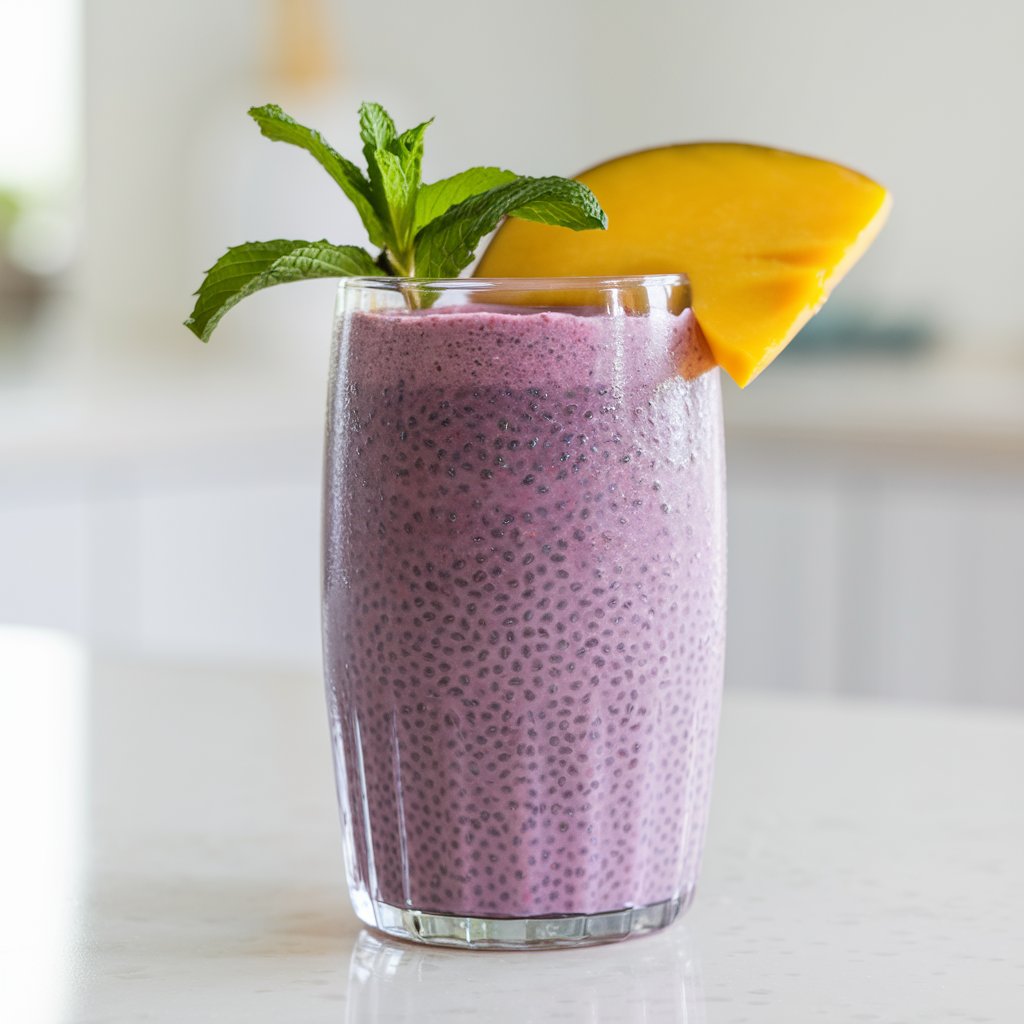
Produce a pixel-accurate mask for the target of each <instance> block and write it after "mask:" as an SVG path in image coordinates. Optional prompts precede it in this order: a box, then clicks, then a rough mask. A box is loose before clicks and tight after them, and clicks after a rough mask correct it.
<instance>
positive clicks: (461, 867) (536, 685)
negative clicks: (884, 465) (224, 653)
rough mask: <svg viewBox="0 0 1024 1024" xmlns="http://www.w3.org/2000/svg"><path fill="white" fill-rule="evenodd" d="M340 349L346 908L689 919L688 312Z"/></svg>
mask: <svg viewBox="0 0 1024 1024" xmlns="http://www.w3.org/2000/svg"><path fill="white" fill-rule="evenodd" d="M338 344H339V345H341V352H340V354H339V358H337V359H336V360H334V365H335V366H336V367H337V368H338V369H337V372H336V375H335V377H334V378H333V379H332V382H331V394H330V410H329V417H330V418H329V424H328V446H327V452H326V481H325V484H326V485H325V490H324V500H325V513H326V514H325V519H324V522H325V537H324V592H323V593H324V624H325V629H324V636H325V660H326V670H327V683H328V700H329V706H330V716H331V726H332V731H333V737H334V743H335V753H336V762H337V766H338V786H339V793H340V797H341V802H342V808H343V817H344V818H345V821H346V830H347V833H348V840H347V841H348V845H349V850H348V860H349V870H350V872H351V873H352V875H353V883H354V886H353V887H354V889H357V890H362V891H364V892H366V893H367V895H368V896H369V897H370V898H371V899H374V900H379V901H381V902H384V903H388V904H392V905H394V906H397V907H413V908H415V909H418V910H426V911H434V912H440V913H447V914H456V915H472V916H481V917H523V916H545V915H556V914H592V913H600V912H603V911H611V910H618V909H621V908H625V907H630V906H640V905H645V904H650V903H656V902H659V901H662V900H668V899H672V898H675V897H680V898H682V899H683V900H687V899H688V898H689V896H690V894H691V892H692V889H693V885H694V881H695V879H696V876H697V869H698V861H699V857H700V849H701V844H702V840H703V834H704V827H705V820H706V815H707V807H708V800H709V796H710V783H711V769H712V759H713V755H714V748H715V737H716V729H717V721H718V710H719V697H720V687H721V679H722V661H723V656H724V593H725V575H724V574H725V562H724V559H725V536H724V507H723V505H724V457H723V453H722V450H721V430H720V425H719V423H718V422H717V419H716V417H717V416H718V411H717V410H718V405H717V389H718V386H719V383H718V374H717V372H709V373H704V374H702V375H700V376H697V377H696V378H695V379H692V380H686V379H684V377H683V376H682V375H680V373H679V367H680V366H681V365H685V364H688V363H689V364H693V363H695V362H697V361H699V358H700V354H699V351H698V349H699V347H700V346H701V344H702V343H701V341H700V339H699V334H698V332H697V331H696V330H695V328H694V325H693V321H692V318H691V315H690V313H689V312H688V311H687V312H684V313H683V314H682V315H681V316H675V315H672V314H669V313H663V312H652V313H651V314H650V315H649V316H637V317H631V316H625V317H617V318H613V317H609V316H605V315H602V314H599V313H595V314H593V315H587V314H585V313H582V312H515V311H511V310H503V309H496V310H491V309H486V308H483V307H471V308H469V309H467V310H466V311H445V312H442V311H438V312H431V311H414V312H380V313H361V312H355V313H352V314H350V315H349V317H348V319H347V322H346V324H345V325H343V330H342V337H341V338H340V339H339V341H338Z"/></svg>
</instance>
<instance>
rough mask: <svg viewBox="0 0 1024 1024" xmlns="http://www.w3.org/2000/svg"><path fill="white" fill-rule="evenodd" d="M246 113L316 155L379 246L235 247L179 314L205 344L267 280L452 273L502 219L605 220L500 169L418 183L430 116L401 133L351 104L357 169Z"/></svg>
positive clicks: (576, 201)
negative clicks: (358, 143) (375, 251)
mask: <svg viewBox="0 0 1024 1024" xmlns="http://www.w3.org/2000/svg"><path fill="white" fill-rule="evenodd" d="M249 115H250V117H252V119H253V120H254V121H255V122H256V123H257V125H259V128H260V131H261V132H262V133H263V135H265V136H266V137H267V138H268V139H271V140H273V141H275V142H287V143H290V144H291V145H293V146H298V147H299V148H300V149H304V150H306V151H307V152H308V153H309V154H310V155H312V156H313V157H314V159H316V161H317V162H318V163H319V164H320V165H321V166H322V167H323V168H324V170H326V171H327V173H328V174H329V175H330V176H331V178H333V179H334V181H335V182H336V184H337V185H338V187H339V188H340V189H341V191H342V192H343V193H344V195H345V196H346V198H347V199H348V200H349V201H350V202H351V203H352V204H353V205H354V206H355V207H356V210H357V211H358V212H359V216H360V219H361V220H362V222H363V226H364V227H365V228H366V233H367V236H368V237H369V240H370V244H371V245H373V246H376V247H377V248H379V249H380V250H381V251H380V254H379V255H378V256H377V257H376V258H374V257H373V256H371V255H370V254H369V253H368V252H367V251H366V250H365V249H360V248H358V247H357V246H352V245H334V244H332V243H330V242H326V241H320V242H304V241H287V240H284V239H278V240H275V241H271V242H246V243H244V244H242V245H236V246H233V247H232V248H230V249H228V251H227V252H226V253H225V254H224V255H223V256H222V257H221V258H220V259H219V260H217V262H216V263H215V264H214V265H213V266H212V267H211V268H210V269H209V270H208V271H207V274H206V277H205V278H204V280H203V283H202V285H200V287H199V290H198V291H197V292H196V296H197V299H196V304H195V308H194V309H193V311H192V315H191V316H190V317H189V318H188V320H186V321H185V326H186V327H188V328H189V330H191V331H192V332H193V333H194V334H195V335H196V336H197V337H199V338H200V339H201V340H203V341H208V340H209V338H210V335H211V333H212V332H213V329H214V328H215V327H216V326H217V324H218V322H219V321H220V319H221V317H222V316H224V314H225V313H226V312H227V311H228V310H229V309H231V307H232V306H234V305H236V304H237V303H238V302H239V301H241V300H242V299H244V298H245V297H246V296H247V295H251V294H252V293H253V292H255V291H259V290H260V289H262V288H268V287H270V286H271V285H275V284H283V283H285V282H288V281H301V280H308V279H310V278H317V277H349V276H380V275H382V274H385V273H390V274H392V275H394V276H398V277H410V278H437V277H456V276H457V275H458V274H459V273H460V272H461V271H462V270H464V269H465V268H466V267H467V266H468V265H469V264H470V263H471V262H472V261H473V256H474V254H475V251H476V247H477V246H478V245H479V243H480V240H481V239H482V238H483V237H484V235H486V234H489V233H490V232H491V231H493V230H494V229H495V228H496V227H497V226H498V223H499V221H500V220H501V219H502V218H503V217H521V218H523V219H525V220H534V221H540V222H541V223H543V224H554V225H558V226H560V227H567V228H571V229H572V230H574V231H584V230H589V229H592V228H601V229H603V228H605V227H607V218H606V217H605V214H604V211H603V210H602V209H601V207H600V205H599V204H598V202H597V199H596V198H595V196H594V194H593V193H592V192H591V191H590V190H589V189H588V188H587V187H586V186H585V185H581V184H580V183H579V182H577V181H572V180H570V179H567V178H555V177H548V178H528V177H522V176H520V175H517V174H513V173H512V172H511V171H506V170H502V169H501V168H498V167H472V168H470V169H469V170H466V171H462V172H461V173H459V174H454V175H452V176H451V177H449V178H443V179H442V180H440V181H435V182H432V183H430V184H424V183H423V181H422V166H423V141H424V135H425V133H426V130H427V128H428V127H429V126H430V124H431V121H424V122H423V123H422V124H418V125H416V127H414V128H410V129H408V130H407V131H404V132H401V133H399V132H398V130H397V129H396V127H395V123H394V121H393V120H392V119H391V116H390V115H389V114H388V112H387V111H386V110H385V109H384V108H383V107H382V106H380V104H378V103H364V104H363V105H362V106H361V107H360V108H359V134H360V137H361V138H362V141H363V158H364V159H365V161H366V172H365V173H364V172H363V171H362V170H361V169H360V168H359V167H358V166H356V164H354V163H353V162H352V161H350V160H347V159H346V158H345V157H343V156H342V155H341V154H340V153H338V152H337V151H336V150H334V149H333V148H332V147H331V146H330V144H329V143H328V142H327V140H326V139H324V137H323V136H322V135H321V134H320V133H319V132H317V131H314V130H313V129H312V128H307V127H305V126H304V125H301V124H299V123H298V122H297V121H295V120H294V119H293V118H291V117H289V116H288V114H286V113H285V112H284V111H283V110H282V109H281V108H280V107H278V106H276V105H274V104H267V105H266V106H262V107H253V108H252V109H251V110H250V111H249Z"/></svg>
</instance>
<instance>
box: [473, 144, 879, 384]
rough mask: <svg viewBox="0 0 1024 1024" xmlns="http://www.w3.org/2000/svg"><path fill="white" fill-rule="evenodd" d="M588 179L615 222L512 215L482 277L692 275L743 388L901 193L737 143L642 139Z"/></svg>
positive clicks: (698, 300) (720, 353)
mask: <svg viewBox="0 0 1024 1024" xmlns="http://www.w3.org/2000/svg"><path fill="white" fill-rule="evenodd" d="M578 177H579V180H580V181H582V182H583V183H584V184H586V185H588V186H589V187H590V188H591V189H592V190H593V192H594V193H595V195H596V196H597V198H598V200H599V201H600V203H601V205H602V206H603V207H604V209H605V212H606V213H607V214H608V230H607V231H566V230H565V229H563V228H555V227H550V226H548V225H544V224H536V223H533V222H531V221H525V220H514V219H510V220H508V221H506V222H505V223H504V224H503V225H502V227H501V228H499V230H498V232H497V233H496V234H495V236H494V238H493V239H492V241H491V243H490V245H489V246H488V248H487V250H486V251H485V252H484V255H483V258H482V259H481V261H480V263H479V265H478V267H477V269H476V271H475V274H476V276H478V277H540V276H576V275H590V274H596V275H613V276H618V275H625V274H658V273H685V274H686V275H687V276H688V277H689V279H690V286H691V289H692V293H693V311H694V314H695V316H696V318H697V321H698V323H699V324H700V326H701V329H702V330H703V332H704V336H705V338H706V340H707V343H708V346H709V348H710V349H711V353H712V355H713V356H714V359H715V361H716V362H717V363H718V364H719V365H720V366H722V367H723V368H724V369H725V370H726V371H727V372H728V373H729V375H730V376H731V377H732V378H733V379H734V380H735V381H736V383H737V384H739V385H740V386H741V387H744V386H746V385H747V384H749V383H750V381H752V380H753V379H754V378H755V377H756V376H757V375H758V374H759V373H760V372H761V371H762V370H763V369H764V368H765V367H766V366H767V365H768V364H769V363H770V362H771V361H772V360H773V359H774V358H775V357H776V356H777V355H778V354H779V353H780V352H781V351H782V350H783V349H784V348H785V347H786V345H787V344H788V343H789V342H790V341H791V340H792V338H793V336H794V335H795V334H796V333H797V331H799V330H800V328H801V327H803V325H804V324H805V323H806V322H807V321H808V320H809V319H810V318H811V317H812V316H813V315H814V313H815V312H817V310H818V309H819V308H820V307H821V304H822V303H823V302H824V301H825V299H826V298H828V295H829V293H830V292H831V291H832V289H833V288H834V287H835V286H836V284H837V283H838V282H839V281H840V280H841V279H842V277H843V275H844V274H845V273H846V272H847V271H848V270H849V269H850V267H852V266H853V264H854V263H855V262H856V261H857V259H858V258H859V257H860V255H861V254H862V253H863V252H864V250H865V249H866V248H867V247H868V246H869V245H870V244H871V242H872V241H873V239H874V238H875V236H876V235H877V234H878V232H879V230H880V229H881V227H882V225H883V223H884V222H885V219H886V216H887V215H888V212H889V207H890V204H891V200H890V197H889V194H888V193H887V192H886V190H885V189H884V188H883V187H882V186H881V185H879V184H877V183H876V182H874V181H872V180H871V179H870V178H866V177H864V175H862V174H858V173H857V172H856V171H852V170H850V169H849V168H846V167H841V166H839V165H838V164H833V163H829V162H828V161H826V160H818V159H815V158H814V157H808V156H802V155H800V154H797V153H789V152H786V151H784V150H779V149H769V148H767V147H764V146H750V145H743V144H739V143H695V144H692V145H680V146H667V147H664V148H662V149H649V150H644V151H642V152H639V153H631V154H629V155H628V156H622V157H619V158H617V159H615V160H610V161H609V162H608V163H604V164H601V165H600V166H598V167H595V168H593V169H592V170H589V171H585V172H584V173H583V174H581V175H579V176H578Z"/></svg>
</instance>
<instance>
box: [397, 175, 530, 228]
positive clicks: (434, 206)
mask: <svg viewBox="0 0 1024 1024" xmlns="http://www.w3.org/2000/svg"><path fill="white" fill-rule="evenodd" d="M518 177H519V175H518V174H515V173H514V172H512V171H505V170H502V169H501V168H500V167H470V168H469V170H467V171H460V172H459V173H458V174H453V175H452V176H451V177H450V178H442V179H441V180H440V181H434V182H431V183H430V184H429V185H423V186H422V187H421V188H420V190H419V192H417V193H416V215H415V218H414V221H413V228H414V230H416V231H419V229H420V228H421V227H423V226H424V225H425V224H429V223H430V222H431V221H432V220H435V219H436V218H437V217H440V216H441V214H442V213H444V212H445V210H447V209H448V208H449V207H452V206H454V205H455V204H456V203H461V202H462V201H463V200H464V199H468V198H469V197H470V196H475V195H478V194H479V193H481V192H486V191H488V190H489V189H492V188H494V186H495V185H504V184H506V183H507V182H510V181H515V180H516V178H518Z"/></svg>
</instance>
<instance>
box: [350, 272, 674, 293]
mask: <svg viewBox="0 0 1024 1024" xmlns="http://www.w3.org/2000/svg"><path fill="white" fill-rule="evenodd" d="M689 286H690V279H689V277H687V276H686V274H610V275H607V276H606V275H600V274H598V275H581V276H572V275H568V276H565V277H394V276H392V275H390V274H389V275H381V276H379V277H377V276H374V277H346V278H343V279H342V280H341V281H339V282H338V288H339V289H347V288H368V289H372V290H375V291H383V292H403V293H404V292H406V291H408V290H409V289H411V288H430V289H431V290H433V291H442V292H443V291H469V292H486V291H492V290H493V291H501V292H509V291H529V292H538V291H541V292H542V291H566V290H571V291H584V290H586V291H593V290H597V291H602V290H614V289H617V288H679V287H684V288H689Z"/></svg>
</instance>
